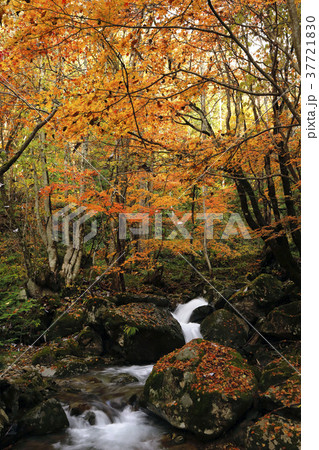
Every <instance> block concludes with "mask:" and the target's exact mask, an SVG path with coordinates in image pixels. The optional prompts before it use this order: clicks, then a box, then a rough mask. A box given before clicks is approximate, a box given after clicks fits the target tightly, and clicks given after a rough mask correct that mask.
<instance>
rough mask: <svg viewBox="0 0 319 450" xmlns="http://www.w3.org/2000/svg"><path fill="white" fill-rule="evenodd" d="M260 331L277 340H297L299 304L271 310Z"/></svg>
mask: <svg viewBox="0 0 319 450" xmlns="http://www.w3.org/2000/svg"><path fill="white" fill-rule="evenodd" d="M260 331H261V332H262V333H264V334H266V335H268V336H271V337H274V338H277V339H298V338H300V333H301V303H300V302H292V303H288V304H287V305H282V306H279V307H278V308H275V309H273V310H272V311H271V312H270V313H269V314H268V316H267V317H266V320H265V321H264V322H263V324H262V326H261V329H260Z"/></svg>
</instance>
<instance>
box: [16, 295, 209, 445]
mask: <svg viewBox="0 0 319 450" xmlns="http://www.w3.org/2000/svg"><path fill="white" fill-rule="evenodd" d="M203 305H207V302H206V300H204V299H203V298H197V299H194V300H191V301H190V302H188V303H186V304H184V305H178V306H177V308H176V310H175V311H174V313H173V316H174V317H175V318H176V320H178V322H179V323H180V325H181V327H182V330H183V333H184V337H185V342H189V341H190V340H192V339H194V338H198V337H201V334H200V330H199V327H200V325H199V324H196V323H190V322H189V319H190V317H191V314H192V312H193V311H194V309H196V308H198V307H199V306H203ZM152 367H153V366H152V365H143V366H137V365H135V366H129V367H127V366H125V367H108V368H106V369H104V370H100V371H94V372H91V373H90V374H87V375H81V376H78V377H74V378H72V379H69V380H65V381H63V382H62V383H63V385H64V388H65V390H64V392H62V390H61V393H60V395H59V398H58V399H59V400H60V401H61V403H62V404H64V405H65V406H64V409H65V412H66V414H67V417H68V420H69V424H70V426H69V428H68V429H67V430H66V431H65V432H61V433H57V434H51V435H48V436H41V437H32V438H31V437H30V438H27V439H23V440H21V441H19V442H18V443H17V444H16V445H15V446H14V447H13V448H14V449H17V450H18V449H19V450H44V449H45V450H144V449H145V450H160V449H163V448H164V447H163V446H162V445H161V442H160V439H161V437H162V436H163V435H164V434H166V433H168V432H169V431H170V430H171V428H170V426H169V424H167V423H166V422H164V421H161V420H160V419H157V418H156V417H154V416H151V415H149V414H147V413H146V412H144V411H141V410H138V409H136V408H135V407H134V399H135V398H136V396H137V395H139V394H141V392H142V390H143V386H144V383H145V381H146V379H147V377H148V376H149V374H150V373H151V371H152ZM74 402H77V403H79V402H80V403H82V404H85V411H84V412H83V413H82V414H81V415H79V416H74V415H71V414H70V406H68V405H70V404H72V403H74Z"/></svg>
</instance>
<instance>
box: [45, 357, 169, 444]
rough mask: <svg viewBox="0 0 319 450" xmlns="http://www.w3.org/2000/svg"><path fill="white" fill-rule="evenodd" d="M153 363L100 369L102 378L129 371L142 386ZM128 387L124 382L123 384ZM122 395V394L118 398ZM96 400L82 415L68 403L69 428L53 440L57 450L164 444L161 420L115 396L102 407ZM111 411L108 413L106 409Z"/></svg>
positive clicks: (163, 430)
mask: <svg viewBox="0 0 319 450" xmlns="http://www.w3.org/2000/svg"><path fill="white" fill-rule="evenodd" d="M152 368H153V365H151V364H149V365H144V366H137V365H135V366H130V367H126V366H125V367H107V368H106V369H104V370H103V371H101V372H99V374H98V376H99V378H100V379H103V378H104V377H107V376H114V375H117V374H123V373H126V374H128V375H132V376H134V377H136V378H137V380H138V381H137V382H136V383H133V385H135V386H139V387H142V386H143V385H144V383H145V381H146V378H147V377H148V375H149V374H150V373H151V371H152ZM123 389H125V386H123ZM119 399H120V398H119ZM97 404H98V402H95V404H94V405H92V407H91V408H90V410H87V411H85V412H84V413H83V414H81V415H80V416H77V417H75V416H71V415H70V409H69V407H65V412H66V415H67V418H68V420H69V424H70V426H69V428H68V429H67V431H66V436H65V437H64V438H63V439H62V441H60V442H58V443H55V444H53V448H54V449H56V450H106V449H110V450H123V449H125V450H126V449H127V450H149V449H150V448H151V449H152V450H157V449H160V448H162V446H161V445H160V438H161V437H162V436H163V434H164V433H165V432H166V428H165V426H164V425H163V424H162V423H159V422H157V421H156V420H155V419H152V418H150V417H149V416H148V415H147V414H146V413H144V412H143V411H141V410H137V411H136V410H134V408H132V407H131V406H125V407H124V408H123V407H120V406H119V405H120V404H121V402H119V403H118V404H117V402H116V399H113V401H107V402H106V403H105V404H104V408H103V410H102V409H101V407H99V408H97V407H96V405H97ZM106 411H107V412H108V414H107V413H106ZM89 412H91V413H93V414H94V416H95V423H94V424H92V425H90V424H89V422H88V420H87V419H86V416H87V414H88V413H89Z"/></svg>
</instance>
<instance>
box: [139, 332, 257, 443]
mask: <svg viewBox="0 0 319 450" xmlns="http://www.w3.org/2000/svg"><path fill="white" fill-rule="evenodd" d="M256 386H257V381H256V378H255V376H254V373H253V371H252V370H251V368H250V366H249V365H248V364H247V363H246V362H245V360H244V359H243V358H242V357H241V356H240V354H239V353H237V352H236V351H235V350H233V349H231V348H228V347H224V346H222V345H218V344H213V343H211V342H208V341H205V340H202V339H194V340H193V341H191V342H189V343H188V344H186V345H185V346H184V347H182V348H181V349H178V350H176V351H174V352H172V353H170V354H169V355H166V356H164V357H163V358H161V359H160V360H159V361H158V362H157V363H156V364H155V366H154V368H153V371H152V372H151V374H150V376H149V377H148V379H147V381H146V384H145V387H144V401H145V402H146V405H147V406H148V408H149V409H150V410H151V411H153V412H154V413H155V414H158V415H160V416H161V417H163V418H164V419H166V420H167V421H168V422H170V423H171V424H172V425H173V426H175V427H178V428H181V429H186V430H189V431H192V432H193V433H195V434H196V435H198V436H200V437H202V438H210V439H213V438H216V437H218V436H219V435H221V434H222V433H223V432H225V431H226V430H228V429H229V428H230V427H231V426H232V425H234V424H235V423H236V422H237V421H238V419H239V418H240V417H242V415H243V414H244V413H245V412H246V411H247V410H248V409H249V408H250V406H251V404H252V402H253V397H254V395H255V392H256Z"/></svg>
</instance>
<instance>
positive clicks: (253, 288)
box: [227, 273, 284, 322]
mask: <svg viewBox="0 0 319 450" xmlns="http://www.w3.org/2000/svg"><path fill="white" fill-rule="evenodd" d="M283 296H284V290H283V285H282V283H281V282H280V281H279V280H278V279H277V278H276V277H274V276H273V275H270V274H266V273H264V274H261V275H259V276H258V277H257V278H255V279H254V280H253V281H251V282H250V283H249V284H247V286H245V287H243V288H242V289H240V290H239V291H238V292H236V293H235V294H234V295H233V296H232V297H231V298H230V299H229V302H230V303H231V304H232V305H233V306H234V307H235V308H236V309H237V311H239V312H240V313H241V314H243V315H244V316H245V317H246V319H248V320H249V321H250V322H256V321H257V320H258V319H260V318H261V317H265V316H266V314H267V313H268V312H269V311H271V310H272V309H273V308H274V306H276V305H278V303H279V302H280V301H281V299H282V298H283ZM227 308H231V306H229V305H228V306H227Z"/></svg>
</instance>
